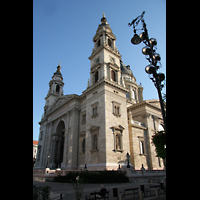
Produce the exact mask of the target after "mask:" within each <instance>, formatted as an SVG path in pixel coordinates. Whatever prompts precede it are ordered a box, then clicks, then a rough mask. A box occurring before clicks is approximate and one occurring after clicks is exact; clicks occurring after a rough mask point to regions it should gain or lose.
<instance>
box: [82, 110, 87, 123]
mask: <svg viewBox="0 0 200 200" xmlns="http://www.w3.org/2000/svg"><path fill="white" fill-rule="evenodd" d="M81 116H82V120H81V123H82V124H85V122H86V111H83V112H82V113H81Z"/></svg>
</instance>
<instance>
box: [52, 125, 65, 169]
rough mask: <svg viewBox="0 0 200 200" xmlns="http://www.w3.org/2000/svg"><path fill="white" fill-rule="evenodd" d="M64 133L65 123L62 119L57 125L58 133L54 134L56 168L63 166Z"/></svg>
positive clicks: (54, 161)
mask: <svg viewBox="0 0 200 200" xmlns="http://www.w3.org/2000/svg"><path fill="white" fill-rule="evenodd" d="M64 133H65V124H64V122H63V121H61V122H59V124H58V126H57V129H56V134H55V136H54V145H53V146H54V148H53V155H54V156H53V163H54V167H55V168H58V167H61V163H62V162H63V150H64V137H65V135H64Z"/></svg>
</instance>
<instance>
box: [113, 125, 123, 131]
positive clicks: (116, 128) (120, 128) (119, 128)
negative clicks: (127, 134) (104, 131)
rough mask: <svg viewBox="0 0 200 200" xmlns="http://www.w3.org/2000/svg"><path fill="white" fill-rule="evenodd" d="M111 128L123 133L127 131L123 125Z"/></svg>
mask: <svg viewBox="0 0 200 200" xmlns="http://www.w3.org/2000/svg"><path fill="white" fill-rule="evenodd" d="M111 128H113V129H114V130H121V131H123V130H124V129H125V128H124V127H123V126H122V125H118V126H113V127H111Z"/></svg>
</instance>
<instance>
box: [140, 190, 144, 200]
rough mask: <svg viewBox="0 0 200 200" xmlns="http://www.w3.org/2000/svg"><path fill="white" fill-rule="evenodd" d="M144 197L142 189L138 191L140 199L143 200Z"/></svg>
mask: <svg viewBox="0 0 200 200" xmlns="http://www.w3.org/2000/svg"><path fill="white" fill-rule="evenodd" d="M143 199H144V198H143V192H142V191H140V200H143Z"/></svg>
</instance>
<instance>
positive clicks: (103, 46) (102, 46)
mask: <svg viewBox="0 0 200 200" xmlns="http://www.w3.org/2000/svg"><path fill="white" fill-rule="evenodd" d="M102 49H106V50H107V51H109V52H111V53H113V54H114V55H115V56H117V57H119V58H121V57H122V55H120V54H119V52H116V51H114V50H113V49H112V48H110V47H109V46H108V45H101V46H100V47H98V48H97V49H96V50H95V51H93V52H92V54H91V56H90V57H88V59H89V60H91V59H92V58H93V57H94V56H95V55H97V54H98V53H99V52H100V51H101V50H102Z"/></svg>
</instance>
